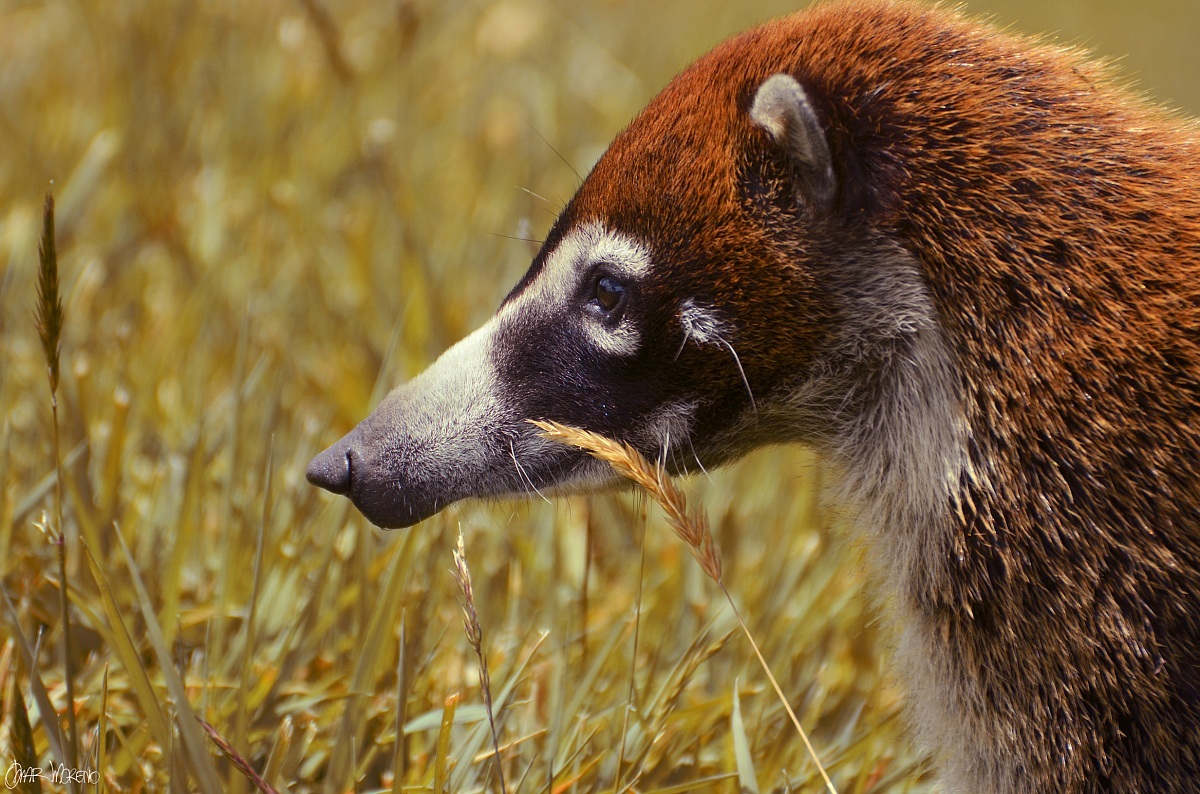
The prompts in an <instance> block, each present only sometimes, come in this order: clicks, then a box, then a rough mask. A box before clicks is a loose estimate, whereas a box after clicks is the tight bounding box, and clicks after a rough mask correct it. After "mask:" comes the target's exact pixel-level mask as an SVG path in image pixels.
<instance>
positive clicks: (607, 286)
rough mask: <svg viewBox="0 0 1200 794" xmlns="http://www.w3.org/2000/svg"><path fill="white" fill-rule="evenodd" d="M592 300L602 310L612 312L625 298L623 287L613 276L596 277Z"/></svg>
mask: <svg viewBox="0 0 1200 794" xmlns="http://www.w3.org/2000/svg"><path fill="white" fill-rule="evenodd" d="M592 300H593V302H594V303H595V304H596V305H597V306H599V307H600V308H601V309H603V310H604V311H606V312H609V313H612V312H614V311H616V310H617V308H618V307H620V305H621V303H622V302H623V301H624V300H625V288H624V287H623V286H621V282H619V281H617V280H616V279H615V278H612V277H611V276H601V277H600V278H598V279H596V292H595V296H594V297H593V299H592Z"/></svg>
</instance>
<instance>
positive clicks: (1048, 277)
mask: <svg viewBox="0 0 1200 794" xmlns="http://www.w3.org/2000/svg"><path fill="white" fill-rule="evenodd" d="M1198 141H1200V137H1198V134H1197V128H1196V126H1195V125H1194V124H1193V123H1192V122H1190V121H1185V120H1183V119H1180V118H1178V117H1175V116H1172V115H1171V114H1169V113H1167V112H1165V111H1163V110H1161V109H1159V108H1156V107H1152V106H1150V105H1148V104H1147V103H1146V102H1145V101H1143V100H1141V99H1139V98H1138V97H1136V96H1134V95H1132V94H1130V93H1129V92H1128V91H1126V90H1124V89H1122V88H1121V87H1119V86H1116V85H1114V83H1113V82H1112V80H1111V78H1110V77H1109V76H1108V74H1107V73H1106V71H1105V70H1104V69H1103V68H1101V67H1098V66H1096V65H1095V64H1092V63H1089V62H1088V61H1087V60H1085V59H1084V58H1082V57H1081V56H1080V55H1079V54H1078V53H1077V52H1074V51H1072V50H1067V49H1061V48H1056V47H1051V46H1046V45H1043V44H1040V43H1036V42H1032V41H1030V40H1027V39H1022V38H1019V37H1016V36H1013V35H1009V34H1005V33H1000V32H997V31H996V30H994V29H992V28H990V27H987V26H984V25H980V24H977V23H976V22H973V21H971V20H969V19H964V18H963V17H961V16H959V15H958V14H956V13H954V12H951V11H948V10H945V9H941V8H928V7H924V6H920V5H912V4H908V3H898V2H886V0H884V1H878V2H877V1H874V0H850V2H840V3H830V4H826V5H820V6H817V7H815V8H813V9H810V10H808V11H806V12H803V13H800V14H797V15H795V16H792V17H789V18H786V19H782V20H779V21H776V22H773V23H770V24H767V25H764V26H762V27H760V28H757V29H755V30H751V31H750V32H748V33H745V34H743V35H741V36H738V37H736V38H734V39H731V40H729V41H727V42H725V43H724V44H722V45H720V46H719V47H717V48H716V49H715V50H713V51H712V52H711V53H709V54H708V55H706V56H704V57H703V58H701V59H700V60H699V61H697V62H696V63H695V64H693V65H692V66H691V67H690V68H688V69H687V70H686V71H684V72H683V73H682V74H681V75H679V77H677V78H676V79H675V80H674V81H673V82H672V83H670V84H669V85H668V86H667V87H666V88H665V89H664V90H663V92H662V93H661V94H659V95H658V96H657V97H656V98H655V99H654V100H653V101H652V102H651V103H650V105H649V106H648V107H647V108H646V109H645V110H644V111H643V112H642V113H641V114H640V115H639V116H638V117H637V118H636V119H635V120H634V121H633V123H632V124H630V126H629V127H628V129H626V130H625V131H624V132H622V133H621V134H620V135H619V136H618V137H617V138H616V140H615V141H613V143H612V146H611V147H610V148H609V150H608V152H607V153H606V154H605V155H604V156H603V157H602V158H601V160H600V161H599V162H598V163H597V165H596V167H595V169H594V170H593V171H592V173H591V174H590V175H589V176H588V178H587V179H586V180H585V182H584V183H583V185H582V187H581V188H580V190H579V192H578V194H577V195H576V196H575V197H574V198H573V199H572V201H571V202H570V204H569V205H568V206H567V208H566V209H565V210H564V211H563V213H562V215H561V217H560V218H559V219H558V221H557V223H556V224H555V226H554V228H553V230H552V231H551V233H550V235H549V238H548V239H547V240H546V243H545V245H544V246H543V248H542V250H541V252H540V253H539V254H538V255H537V257H536V259H535V260H534V262H533V265H532V267H531V268H530V270H529V272H528V273H527V275H526V276H525V277H524V279H522V280H521V282H520V283H519V284H518V285H517V286H516V288H515V289H514V290H513V291H512V292H511V293H510V294H509V296H508V297H507V298H506V299H505V301H504V303H503V304H502V306H501V307H500V310H499V312H498V313H497V315H496V316H495V317H494V318H493V319H492V320H491V321H490V322H488V323H487V324H486V325H485V326H484V327H483V328H481V329H479V330H478V331H476V332H475V333H474V334H472V335H471V336H469V337H467V338H466V339H465V340H463V341H462V342H460V343H459V344H458V345H456V346H455V347H453V348H452V349H451V350H449V351H448V352H447V353H446V354H445V355H444V356H443V357H442V358H440V359H439V360H438V361H437V362H436V363H435V364H433V365H432V366H431V367H430V368H429V370H427V371H426V372H425V373H424V374H422V375H421V376H419V377H418V378H416V379H415V380H413V381H412V382H410V383H408V384H406V385H404V386H401V387H400V388H398V389H397V390H396V391H394V392H393V393H392V394H391V395H389V396H388V397H387V398H386V399H385V400H384V401H383V403H382V404H381V405H380V406H379V407H378V409H377V410H376V411H375V412H374V413H373V414H372V415H371V416H369V417H368V418H367V419H365V420H364V421H363V422H362V423H361V424H360V425H359V426H358V427H357V428H355V429H354V430H353V431H352V432H351V433H350V434H349V435H347V436H346V437H345V438H343V439H342V440H341V441H339V442H338V443H336V444H335V445H334V446H332V447H331V448H330V449H329V450H327V451H325V452H324V453H322V454H321V455H320V456H318V457H317V458H316V459H315V460H314V461H313V462H312V464H311V465H310V467H309V471H308V474H309V479H310V480H311V481H312V482H314V483H316V484H318V485H321V486H322V487H324V488H327V489H329V490H331V491H334V492H335V493H342V494H346V495H348V496H349V497H350V498H351V499H353V500H354V503H355V504H356V505H358V507H359V508H360V509H361V510H362V511H363V513H364V514H366V516H367V517H368V518H370V519H371V520H372V521H373V522H375V523H377V524H379V525H380V526H388V527H396V526H407V525H410V524H413V523H415V522H417V521H420V520H421V519H423V518H425V517H427V516H429V515H431V514H432V513H434V512H436V511H437V510H438V509H440V508H442V507H444V506H445V505H447V504H449V503H451V502H453V501H455V500H458V499H462V498H464V497H470V496H486V495H497V494H503V493H522V492H528V491H529V490H530V489H531V488H533V487H538V488H541V487H544V486H561V487H567V488H586V487H593V486H603V485H605V484H606V483H609V482H610V481H611V475H610V474H609V473H608V472H607V471H606V470H605V469H604V468H603V467H602V466H601V464H598V463H595V462H593V461H592V460H591V459H590V458H587V457H585V456H583V454H582V453H579V452H576V451H572V450H570V449H568V448H565V447H560V446H556V445H550V444H549V443H548V442H546V441H544V440H542V439H541V438H540V437H539V436H538V435H537V430H536V428H534V427H532V426H531V425H530V424H529V423H528V422H527V421H526V420H528V419H553V420H557V421H560V422H565V423H568V424H573V425H579V426H582V427H585V428H588V429H591V430H595V431H598V432H600V433H604V434H607V435H610V436H614V437H617V438H620V439H624V440H626V441H629V442H630V443H632V444H634V445H635V446H636V447H638V448H639V449H640V450H641V451H642V452H644V453H645V454H647V455H650V456H664V457H665V458H666V459H668V460H669V461H670V462H671V464H672V466H673V467H674V468H675V469H677V470H687V469H691V468H695V467H696V466H698V465H701V464H703V465H705V466H707V465H710V464H714V463H720V462H723V461H727V460H730V459H733V458H736V457H738V456H739V455H741V454H743V453H745V452H747V451H748V450H750V449H751V448H753V447H756V446H758V445H761V444H763V443H766V442H777V441H781V440H794V441H800V442H804V443H807V444H811V445H814V446H815V447H816V448H818V449H819V450H821V451H823V452H824V453H825V455H826V456H828V458H829V459H830V460H832V461H833V462H834V463H835V464H836V466H837V468H838V470H839V471H841V472H842V473H843V475H844V477H843V480H844V485H845V488H844V493H845V494H846V495H847V496H848V498H850V499H851V500H852V501H853V503H854V504H855V505H857V507H858V516H859V524H860V526H861V527H862V531H863V532H864V536H865V537H866V539H867V546H868V548H869V549H870V550H871V554H872V556H873V558H874V560H875V562H876V563H877V571H878V577H877V578H878V581H879V587H880V589H881V592H882V593H883V594H884V595H886V596H888V597H889V600H890V601H891V602H892V603H893V604H894V612H895V615H896V618H897V619H898V621H899V626H900V632H899V634H900V640H899V652H898V657H899V667H900V672H901V674H902V676H903V677H904V678H905V680H906V682H907V685H908V693H909V694H908V699H909V703H910V704H911V711H912V714H913V716H914V725H915V726H916V728H917V730H918V733H919V735H920V737H921V739H922V740H923V741H924V742H925V743H926V744H927V746H928V747H929V748H930V749H931V751H932V752H933V753H934V756H935V759H936V763H937V764H938V766H939V769H940V774H941V776H942V780H943V784H944V786H945V788H946V789H947V790H949V791H955V792H1025V791H1054V792H1062V791H1129V792H1132V791H1140V792H1166V791H1173V792H1174V791H1197V790H1200V171H1198V165H1200V151H1198V146H1200V144H1198Z"/></svg>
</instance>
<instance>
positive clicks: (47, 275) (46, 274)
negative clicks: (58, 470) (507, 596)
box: [34, 190, 63, 393]
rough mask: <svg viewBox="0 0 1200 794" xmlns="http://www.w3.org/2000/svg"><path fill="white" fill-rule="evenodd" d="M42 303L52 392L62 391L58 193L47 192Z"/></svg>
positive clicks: (39, 318)
mask: <svg viewBox="0 0 1200 794" xmlns="http://www.w3.org/2000/svg"><path fill="white" fill-rule="evenodd" d="M38 260H39V266H38V283H37V291H38V302H37V310H36V315H35V317H34V319H35V322H36V323H37V329H38V336H39V337H41V340H42V350H43V352H44V353H45V356H46V368H47V373H48V374H49V376H50V391H51V393H55V392H57V391H58V352H59V348H60V346H61V344H62V326H63V308H62V295H60V294H59V289H58V252H57V251H55V249H54V195H53V194H52V193H51V192H50V191H48V190H47V191H46V203H45V205H44V208H43V210H42V240H41V243H40V244H39V245H38Z"/></svg>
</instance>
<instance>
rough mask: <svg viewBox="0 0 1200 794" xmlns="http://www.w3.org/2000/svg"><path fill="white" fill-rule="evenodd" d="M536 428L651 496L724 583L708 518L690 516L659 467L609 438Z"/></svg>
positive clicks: (560, 427)
mask: <svg viewBox="0 0 1200 794" xmlns="http://www.w3.org/2000/svg"><path fill="white" fill-rule="evenodd" d="M533 424H534V425H535V426H536V427H538V428H539V429H540V430H541V431H542V436H543V437H545V438H548V439H550V440H551V441H557V442H559V443H562V444H568V445H570V446H573V447H578V448H579V449H582V450H583V451H584V452H586V453H588V454H589V455H591V456H592V457H594V458H596V459H597V460H602V461H604V462H605V463H607V464H608V465H610V466H612V468H613V471H615V472H616V473H617V474H619V475H621V476H622V477H625V478H626V479H629V480H632V481H633V482H635V483H637V484H638V485H640V486H641V487H642V488H643V489H645V491H646V492H647V493H648V494H650V497H651V498H652V499H654V501H656V502H658V504H659V505H660V506H661V507H662V509H663V512H665V513H666V514H667V523H669V524H670V525H671V529H672V531H674V532H675V534H676V535H678V536H679V538H680V540H682V541H683V542H684V543H686V544H687V545H688V548H689V549H690V550H691V553H692V556H693V557H695V558H696V562H698V563H699V564H700V567H701V568H702V569H703V570H704V572H705V573H706V574H708V576H709V578H711V579H712V580H713V581H714V582H717V583H720V581H721V553H720V550H719V549H717V544H716V543H715V542H714V541H713V538H712V532H711V531H710V530H709V528H708V516H707V515H705V513H704V512H703V511H699V510H698V511H696V512H695V513H694V514H691V515H689V514H688V509H687V499H686V497H684V495H683V491H681V490H679V486H677V485H676V484H675V482H674V480H672V479H671V477H670V475H668V474H667V472H666V470H665V469H664V468H663V467H662V465H661V464H659V463H651V462H650V461H648V460H646V457H645V456H644V455H642V453H640V452H638V451H637V450H636V449H634V448H633V447H631V446H629V445H628V444H626V443H624V442H621V441H615V440H613V439H611V438H606V437H604V436H602V435H599V434H598V433H593V432H591V431H590V430H582V429H580V428H578V427H570V426H568V425H564V424H559V423H558V422H539V421H534V422H533Z"/></svg>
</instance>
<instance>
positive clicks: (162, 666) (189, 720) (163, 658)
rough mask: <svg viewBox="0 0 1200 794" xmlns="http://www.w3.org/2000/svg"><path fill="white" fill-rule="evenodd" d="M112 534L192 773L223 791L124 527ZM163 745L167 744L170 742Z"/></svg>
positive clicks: (212, 788)
mask: <svg viewBox="0 0 1200 794" xmlns="http://www.w3.org/2000/svg"><path fill="white" fill-rule="evenodd" d="M113 533H114V534H115V535H116V536H117V541H118V542H119V543H120V544H121V552H122V553H123V554H124V555H125V564H126V566H127V567H128V569H129V578H130V580H131V581H132V582H133V588H134V592H135V593H137V599H138V606H139V607H140V609H141V611H142V620H144V621H145V622H146V637H147V639H149V640H150V646H151V647H152V648H153V649H154V654H155V656H157V657H158V665H159V672H160V673H161V675H162V677H163V680H164V681H165V682H166V684H167V691H168V692H170V694H171V699H172V700H173V701H174V705H175V710H176V712H178V714H179V720H178V724H179V735H180V737H181V738H182V739H183V746H184V751H185V755H186V757H187V759H188V761H189V766H190V768H191V772H192V775H193V776H194V777H195V778H196V782H197V783H198V784H199V786H200V790H201V791H204V792H209V791H212V792H220V791H223V790H224V788H223V787H222V786H221V784H220V779H219V778H218V776H217V771H216V769H215V768H214V767H213V763H212V758H210V757H209V755H208V752H207V750H206V748H205V744H204V737H203V736H202V735H201V733H200V729H199V727H198V725H197V719H196V715H195V713H194V712H193V711H192V705H191V703H190V702H189V701H188V698H187V690H186V689H185V688H184V686H183V681H182V680H181V679H180V678H179V673H178V672H176V670H175V665H174V663H173V660H172V658H171V651H170V649H169V648H168V647H167V644H166V641H165V640H164V639H163V633H162V627H161V626H159V624H158V617H157V616H156V615H155V613H154V604H153V602H151V601H150V596H149V594H148V593H147V592H146V585H145V583H144V582H143V581H142V575H141V573H140V572H139V571H138V568H137V564H136V563H135V562H134V559H133V554H131V553H130V551H129V546H128V545H127V544H126V543H125V536H124V535H122V534H121V528H120V527H119V526H118V525H116V524H113ZM85 550H86V549H85ZM90 559H91V555H90V554H89V560H90ZM159 715H160V717H161V718H162V719H163V721H164V724H165V721H166V717H165V716H163V715H162V712H159ZM163 746H164V747H168V746H169V745H163Z"/></svg>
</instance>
